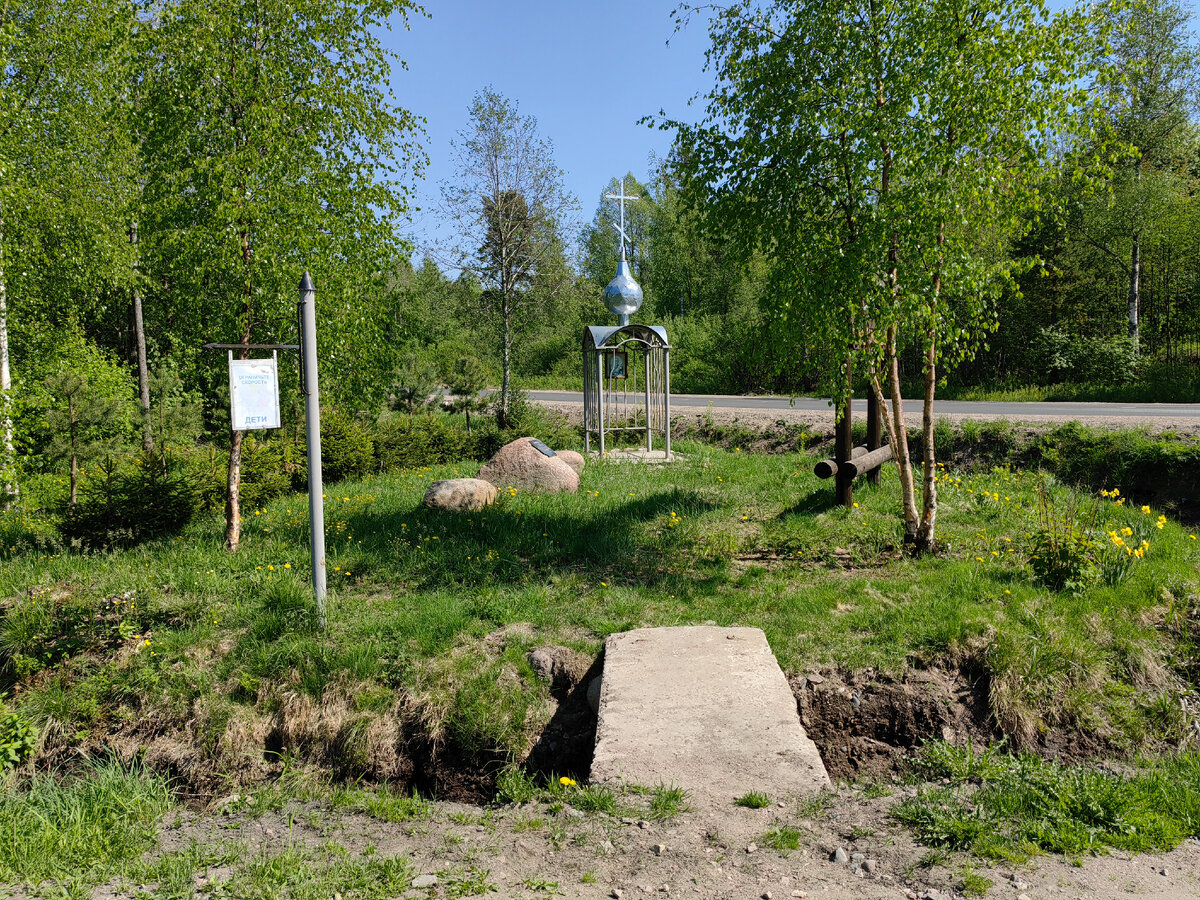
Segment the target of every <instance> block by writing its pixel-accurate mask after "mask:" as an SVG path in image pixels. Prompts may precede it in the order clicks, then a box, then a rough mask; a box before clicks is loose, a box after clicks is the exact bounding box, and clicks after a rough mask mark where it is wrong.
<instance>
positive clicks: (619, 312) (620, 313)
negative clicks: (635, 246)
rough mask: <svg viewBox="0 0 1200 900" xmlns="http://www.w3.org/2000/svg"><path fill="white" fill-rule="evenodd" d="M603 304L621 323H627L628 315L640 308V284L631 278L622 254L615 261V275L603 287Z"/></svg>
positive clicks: (627, 264)
mask: <svg viewBox="0 0 1200 900" xmlns="http://www.w3.org/2000/svg"><path fill="white" fill-rule="evenodd" d="M604 305H605V306H607V307H608V311H609V312H610V313H612V314H613V315H614V316H616V317H617V320H618V322H619V323H620V324H621V325H628V324H629V317H630V316H631V315H633V314H634V313H635V312H637V311H638V309H640V308H641V305H642V286H641V285H640V284H638V283H637V282H636V281H634V280H633V275H632V274H631V273H630V271H629V263H628V262H627V261H626V260H625V258H624V256H623V255H622V257H621V261H620V262H619V263H617V276H616V277H615V278H614V279H613V280H612V281H610V282H609V283H608V287H606V288H605V289H604Z"/></svg>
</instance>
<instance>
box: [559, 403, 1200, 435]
mask: <svg viewBox="0 0 1200 900" xmlns="http://www.w3.org/2000/svg"><path fill="white" fill-rule="evenodd" d="M538 402H539V403H540V404H541V405H542V406H545V407H546V408H547V409H552V410H555V411H557V412H561V413H562V414H563V415H565V416H566V417H567V418H568V420H570V421H571V423H572V424H576V425H582V424H583V404H582V403H577V402H563V401H551V400H539V401H538ZM856 418H858V419H861V420H862V421H865V417H861V416H856ZM937 418H938V419H939V420H941V419H945V420H946V421H948V422H950V423H952V424H956V425H957V424H958V423H960V422H963V421H972V422H986V421H992V420H999V419H1007V420H1008V421H1010V422H1012V423H1014V424H1018V423H1020V424H1027V425H1036V426H1051V425H1062V424H1063V422H1064V421H1066V420H1064V419H1063V418H1062V417H1061V416H1046V415H1033V414H1030V415H1020V416H1011V415H1010V416H1006V415H1000V414H991V413H971V414H969V415H968V414H959V413H938V414H937ZM671 420H672V422H673V427H674V428H675V430H676V432H678V430H679V429H681V428H687V427H688V426H689V425H696V426H699V425H701V424H703V423H705V422H706V421H711V422H712V423H713V424H716V425H741V426H743V427H745V428H747V429H750V430H752V431H770V430H772V429H774V428H776V427H777V426H779V424H780V423H781V422H782V423H783V424H784V425H803V426H808V427H809V428H810V431H811V432H812V433H816V434H832V433H833V411H832V410H810V409H772V410H763V409H729V408H723V407H715V406H714V407H711V408H705V407H700V406H672V407H671ZM904 421H905V423H906V424H907V425H908V427H910V428H919V427H920V425H921V406H920V404H919V403H908V404H906V405H905V407H904ZM1075 421H1078V422H1080V423H1081V424H1083V425H1089V426H1096V427H1100V428H1146V429H1149V430H1150V431H1151V432H1153V433H1160V432H1164V431H1171V432H1174V433H1176V434H1178V435H1181V436H1188V437H1200V419H1197V418H1194V417H1191V418H1181V417H1174V418H1173V417H1171V416H1170V415H1169V414H1168V415H1163V416H1153V417H1151V416H1080V417H1079V418H1078V419H1076V420H1075Z"/></svg>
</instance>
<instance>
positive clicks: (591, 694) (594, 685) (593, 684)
mask: <svg viewBox="0 0 1200 900" xmlns="http://www.w3.org/2000/svg"><path fill="white" fill-rule="evenodd" d="M602 685H603V680H602V678H601V677H600V676H599V675H597V676H596V677H595V678H593V679H592V680H591V681H589V682H588V689H587V702H588V706H590V707H591V708H592V712H594V713H598V712H600V688H601V686H602Z"/></svg>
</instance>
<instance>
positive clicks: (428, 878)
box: [412, 875, 438, 889]
mask: <svg viewBox="0 0 1200 900" xmlns="http://www.w3.org/2000/svg"><path fill="white" fill-rule="evenodd" d="M437 883H438V879H437V876H436V875H418V876H417V877H416V878H414V879H413V880H412V886H413V887H415V888H418V889H420V888H431V887H433V886H434V885H435V884H437Z"/></svg>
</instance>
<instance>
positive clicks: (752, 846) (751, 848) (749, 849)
mask: <svg viewBox="0 0 1200 900" xmlns="http://www.w3.org/2000/svg"><path fill="white" fill-rule="evenodd" d="M757 849H758V844H755V843H751V844H749V845H748V846H747V847H746V852H747V853H753V852H754V851H755V850H757Z"/></svg>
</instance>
